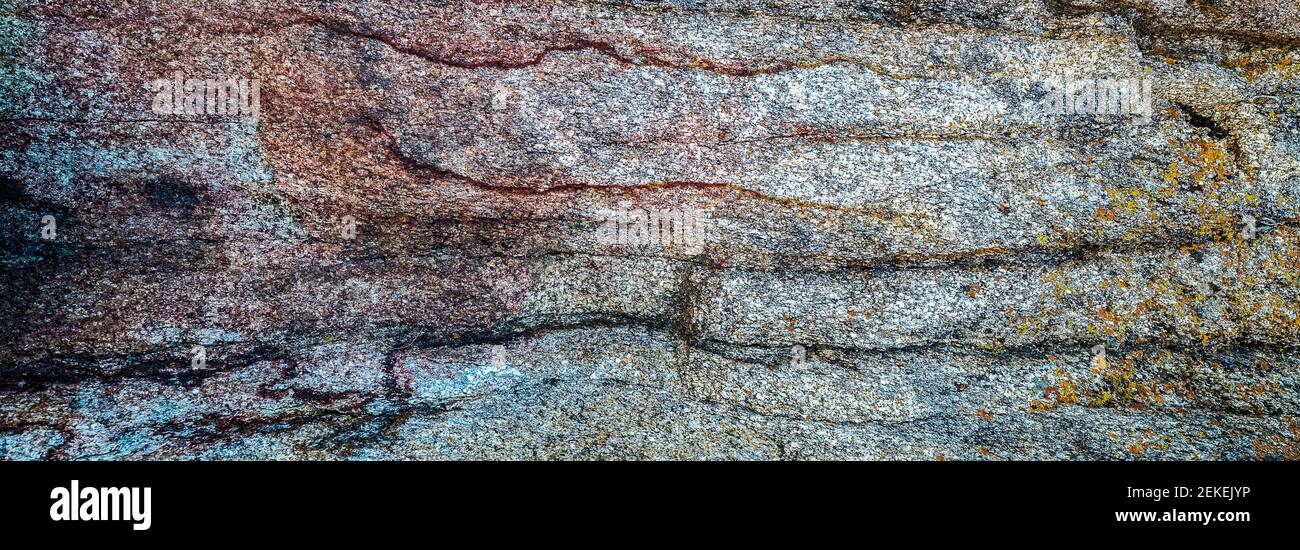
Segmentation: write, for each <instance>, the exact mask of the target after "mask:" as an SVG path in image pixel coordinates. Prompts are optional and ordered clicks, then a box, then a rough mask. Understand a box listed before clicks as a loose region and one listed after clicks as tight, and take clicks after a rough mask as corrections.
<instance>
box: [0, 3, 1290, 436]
mask: <svg viewBox="0 0 1300 550" xmlns="http://www.w3.org/2000/svg"><path fill="white" fill-rule="evenodd" d="M1298 45H1300V9H1297V6H1296V4H1295V3H1294V2H1293V1H1291V0H1132V1H1125V2H1111V1H1102V0H1069V1H1066V0H1062V1H1056V0H1047V1H1044V0H1015V1H1011V0H910V1H893V0H865V1H860V2H830V1H826V2H813V1H808V0H765V1H759V0H693V1H692V0H665V1H658V2H656V1H649V0H628V1H607V2H580V1H572V2H569V1H554V2H463V1H460V2H458V1H447V2H425V1H419V2H417V1H390V2H379V1H366V0H339V1H321V2H308V3H301V2H288V1H284V0H263V1H258V2H252V1H236V0H210V1H205V2H179V1H172V0H160V1H156V2H110V1H106V0H104V1H87V0H74V1H71V2H50V1H46V0H23V1H17V2H0V143H2V145H3V147H2V148H0V228H2V231H3V234H4V247H3V249H0V276H2V277H3V291H4V292H3V296H0V457H2V458H5V459H51V460H76V459H191V458H200V459H925V460H933V459H971V460H985V459H990V460H995V459H1046V460H1053V459H1063V460H1097V459H1107V460H1133V459H1205V460H1224V459H1231V460H1238V459H1253V460H1279V459H1282V460H1296V459H1297V458H1300V346H1298V345H1297V344H1298V343H1300V269H1298V268H1300V226H1298V225H1297V219H1298V218H1300V50H1297V46H1298ZM178 71H179V72H180V73H181V74H182V75H183V76H182V78H187V79H188V78H192V79H222V80H224V79H246V80H248V81H256V83H257V84H258V85H259V94H260V95H258V96H257V107H258V111H257V114H256V116H251V115H248V114H245V115H244V116H235V115H228V114H227V115H223V114H220V113H213V112H212V111H211V110H210V109H209V110H206V111H203V112H200V113H190V114H185V113H179V114H174V113H170V112H166V111H165V110H163V111H160V110H159V109H158V108H157V105H156V104H157V100H158V95H157V89H156V88H154V87H153V86H154V84H155V81H160V80H161V81H168V80H169V79H172V78H173V75H175V74H176V73H177V72H178ZM1097 79H1102V80H1107V79H1109V80H1115V81H1125V82H1143V83H1145V84H1146V85H1148V86H1149V88H1150V90H1151V91H1150V95H1149V98H1150V104H1149V107H1150V114H1149V115H1144V114H1142V113H1138V112H1135V111H1130V112H1124V113H1113V112H1112V113H1105V112H1098V113H1095V114H1088V113H1074V114H1059V113H1056V114H1054V113H1052V112H1050V111H1049V110H1048V109H1045V108H1044V105H1045V104H1046V101H1047V98H1048V97H1049V96H1050V92H1051V86H1052V84H1051V83H1052V82H1054V81H1062V80H1063V81H1072V82H1078V81H1096V80H1097ZM200 110H203V109H202V107H201V108H200ZM683 211H686V212H701V213H703V217H704V220H703V222H704V223H703V229H704V231H703V234H702V238H703V242H702V243H696V244H700V245H702V246H700V247H698V248H694V249H693V248H692V247H688V246H682V245H681V242H680V241H678V242H675V243H669V242H667V241H666V240H663V241H660V240H655V239H649V240H646V239H643V240H641V241H637V242H636V243H634V244H626V243H624V244H620V243H619V242H612V243H611V242H610V241H609V240H607V239H606V240H602V239H601V238H600V231H601V227H602V224H603V223H605V221H606V220H608V219H609V216H610V215H611V212H619V213H629V212H631V213H637V214H638V215H639V214H640V213H645V215H647V216H649V215H651V213H660V212H669V213H671V212H678V213H680V212H683ZM620 219H622V218H620ZM634 235H635V233H634ZM642 235H644V234H642ZM665 239H666V238H665ZM198 350H202V354H201V357H196V354H197V352H198Z"/></svg>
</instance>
